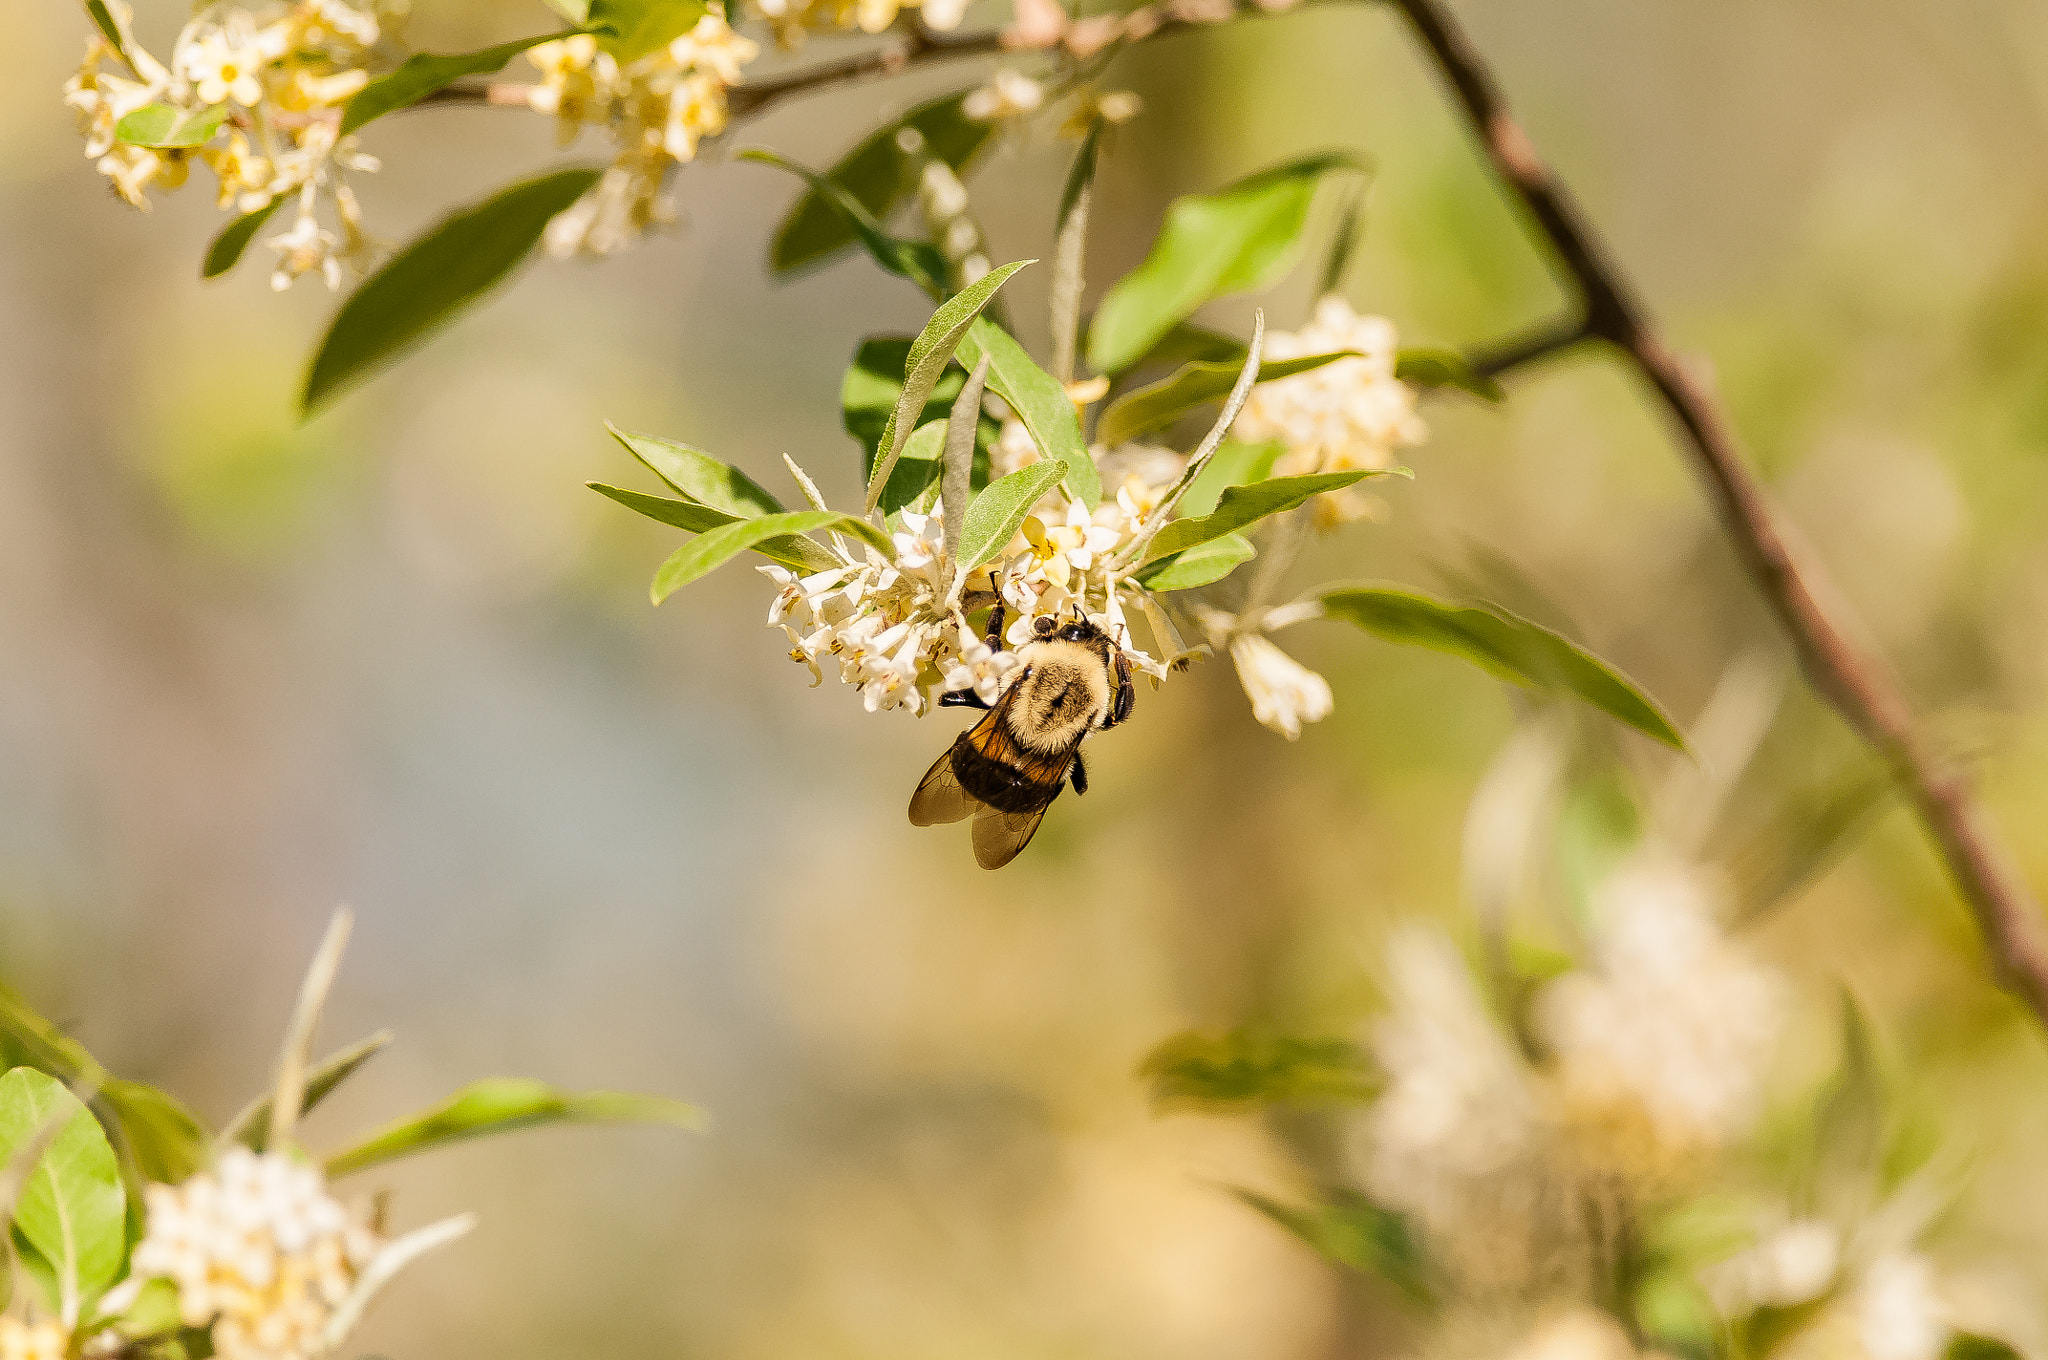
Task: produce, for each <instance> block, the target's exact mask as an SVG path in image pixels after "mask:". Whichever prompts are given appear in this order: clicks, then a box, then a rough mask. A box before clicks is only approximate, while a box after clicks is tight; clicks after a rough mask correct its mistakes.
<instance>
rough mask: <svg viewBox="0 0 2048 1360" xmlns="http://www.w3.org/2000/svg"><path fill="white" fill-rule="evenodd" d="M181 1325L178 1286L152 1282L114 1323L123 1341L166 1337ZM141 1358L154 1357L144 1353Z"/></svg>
mask: <svg viewBox="0 0 2048 1360" xmlns="http://www.w3.org/2000/svg"><path fill="white" fill-rule="evenodd" d="M183 1325H184V1320H183V1318H182V1317H181V1316H180V1315H179V1311H178V1286H176V1285H174V1284H172V1283H171V1282H170V1281H169V1280H164V1279H155V1280H149V1281H147V1282H145V1283H144V1284H143V1286H142V1288H141V1290H139V1291H138V1292H137V1293H136V1295H135V1302H133V1303H131V1304H129V1305H128V1308H127V1311H126V1312H124V1313H122V1314H121V1316H120V1318H119V1319H118V1326H119V1327H120V1329H121V1334H122V1335H123V1336H125V1337H135V1338H138V1339H139V1338H142V1337H154V1336H166V1335H169V1334H170V1333H172V1332H175V1331H177V1330H178V1329H179V1328H180V1327H182V1326H183ZM143 1353H144V1354H152V1355H153V1354H155V1352H150V1351H145V1352H143Z"/></svg>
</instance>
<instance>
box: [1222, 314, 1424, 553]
mask: <svg viewBox="0 0 2048 1360" xmlns="http://www.w3.org/2000/svg"><path fill="white" fill-rule="evenodd" d="M1344 350H1355V351H1357V352H1358V357H1357V358H1351V359H1338V360H1336V361H1334V362H1332V363H1327V364H1324V365H1323V366H1322V367H1320V368H1314V369H1310V370H1309V371H1308V372H1306V373H1297V374H1295V375H1293V376H1292V377H1288V378H1275V379H1274V380H1272V381H1271V382H1263V383H1260V384H1259V385H1258V386H1257V387H1254V388H1253V389H1252V391H1251V396H1250V398H1249V399H1247V400H1246V402H1245V404H1244V410H1243V411H1241V412H1240V413H1239V414H1238V417H1237V421H1236V424H1235V425H1234V426H1233V427H1232V432H1233V433H1234V434H1236V436H1237V437H1238V438H1239V439H1244V440H1249V441H1252V442H1260V441H1264V440H1278V441H1280V442H1281V443H1282V444H1284V445H1286V453H1285V454H1283V455H1282V457H1281V459H1280V461H1279V462H1278V463H1276V464H1275V466H1274V472H1275V473H1276V474H1279V475H1283V476H1286V475H1299V474H1303V473H1312V472H1347V471H1350V470H1352V469H1355V468H1368V469H1374V470H1378V469H1384V468H1389V467H1392V466H1393V465H1394V461H1395V459H1394V453H1395V450H1397V449H1401V448H1406V447H1409V446H1412V445H1415V444H1420V443H1421V442H1422V441H1423V439H1424V438H1426V437H1427V435H1428V433H1429V431H1428V428H1427V427H1426V426H1425V425H1424V424H1423V423H1422V420H1421V418H1420V417H1419V416H1417V415H1416V414H1415V391H1414V389H1413V388H1411V387H1409V386H1408V384H1406V383H1404V382H1402V381H1401V380H1400V379H1399V378H1397V377H1395V376H1394V365H1395V361H1396V359H1397V357H1398V355H1397V352H1396V350H1397V338H1396V336H1395V332H1394V326H1393V323H1392V322H1390V321H1387V320H1386V319H1384V318H1382V317H1377V316H1360V315H1358V314H1357V313H1356V312H1354V311H1352V309H1351V304H1350V303H1348V302H1346V301H1345V300H1344V299H1342V298H1340V297H1336V296H1331V297H1326V298H1324V299H1323V300H1322V301H1321V302H1319V303H1317V304H1316V310H1315V318H1314V319H1313V320H1312V321H1311V322H1310V323H1309V324H1308V325H1306V326H1304V327H1302V329H1300V330H1299V331H1276V332H1271V333H1269V334H1268V335H1267V336H1266V342H1265V350H1264V356H1265V358H1266V359H1267V360H1268V361H1272V360H1278V359H1299V358H1306V357H1307V356H1309V355H1314V354H1333V353H1337V352H1340V351H1344ZM1320 504H1321V505H1322V506H1325V507H1327V509H1326V510H1325V513H1324V515H1323V519H1324V520H1325V522H1328V521H1330V520H1339V521H1341V520H1347V519H1357V518H1364V517H1366V516H1367V515H1368V514H1370V505H1369V502H1367V501H1366V500H1365V498H1364V497H1363V496H1360V495H1357V494H1355V493H1353V491H1352V489H1350V488H1346V489H1345V491H1344V492H1343V493H1340V494H1339V495H1338V498H1337V500H1336V501H1335V502H1331V501H1330V500H1329V499H1328V498H1327V497H1325V498H1322V500H1321V502H1320Z"/></svg>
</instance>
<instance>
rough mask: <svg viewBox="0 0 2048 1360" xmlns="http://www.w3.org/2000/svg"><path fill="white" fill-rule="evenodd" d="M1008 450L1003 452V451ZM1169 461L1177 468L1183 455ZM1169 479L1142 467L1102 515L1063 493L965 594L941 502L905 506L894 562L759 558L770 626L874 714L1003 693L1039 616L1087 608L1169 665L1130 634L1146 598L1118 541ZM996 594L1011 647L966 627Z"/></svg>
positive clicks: (870, 557) (1151, 663) (1140, 662)
mask: <svg viewBox="0 0 2048 1360" xmlns="http://www.w3.org/2000/svg"><path fill="white" fill-rule="evenodd" d="M1011 456H1012V457H1015V456H1016V454H1015V451H1014V450H1012V454H1011ZM1032 456H1033V457H1035V451H1034V453H1033V455H1032ZM997 461H998V463H1000V462H1001V461H1003V456H1002V454H1001V453H1000V451H999V453H998V458H997ZM1167 461H1168V463H1169V465H1172V466H1173V467H1174V470H1175V471H1177V460H1171V459H1169V460H1167ZM1169 483H1170V477H1167V478H1162V479H1160V480H1148V479H1147V478H1146V477H1145V476H1143V475H1141V474H1140V473H1139V472H1137V471H1132V472H1130V473H1129V474H1127V475H1126V477H1125V479H1124V482H1123V485H1122V486H1120V487H1119V488H1118V489H1117V492H1116V494H1115V495H1114V496H1111V497H1107V498H1105V499H1104V500H1103V502H1102V504H1101V505H1100V506H1098V507H1097V508H1096V510H1095V511H1094V512H1093V513H1092V514H1091V513H1090V512H1089V510H1088V508H1087V507H1086V506H1084V505H1082V504H1081V503H1080V502H1078V501H1069V500H1067V499H1066V497H1065V495H1064V494H1063V493H1061V492H1059V491H1055V492H1053V493H1052V494H1051V495H1049V496H1047V497H1046V499H1045V500H1044V501H1042V502H1040V503H1039V505H1038V506H1037V507H1036V508H1035V510H1034V513H1032V514H1031V515H1029V516H1028V517H1026V519H1025V520H1024V525H1023V528H1022V529H1021V530H1019V532H1018V534H1017V536H1016V537H1015V538H1014V539H1012V540H1011V542H1010V544H1009V546H1008V547H1007V549H1006V550H1005V551H1004V552H1003V553H1002V555H1001V556H999V557H998V558H997V559H996V561H995V562H994V563H993V564H992V565H990V566H985V567H981V568H978V569H977V570H976V571H975V572H974V573H973V574H972V576H971V577H970V578H969V579H968V580H967V581H965V582H964V583H963V587H964V588H963V589H962V590H960V591H957V592H955V591H952V590H951V584H952V583H951V582H949V581H948V580H947V579H945V572H944V565H943V549H942V546H941V545H942V542H943V533H944V524H943V520H942V517H941V512H940V511H939V510H937V509H934V510H933V511H932V513H931V514H929V515H926V514H921V513H919V512H917V511H915V510H906V511H903V512H902V513H901V515H900V523H901V526H902V527H901V528H900V529H899V530H898V531H897V532H896V533H895V535H894V539H895V556H894V560H893V561H891V560H888V559H886V558H885V557H884V556H883V555H882V554H881V553H878V552H876V551H875V550H873V549H872V548H869V549H867V550H866V555H865V557H864V558H862V559H860V560H855V559H854V558H853V557H852V556H851V555H850V554H849V555H848V556H847V560H846V561H845V563H844V564H843V565H841V566H838V567H833V568H831V569H829V570H826V571H820V572H813V573H808V574H799V573H796V572H793V571H790V570H789V569H787V568H785V567H776V566H766V567H762V568H760V570H761V572H762V574H764V575H766V576H767V577H768V578H769V579H770V580H772V581H774V582H775V583H776V584H777V585H778V586H779V587H781V589H780V590H779V591H778V592H777V594H776V597H775V600H774V603H773V604H771V605H770V606H769V609H768V625H769V627H771V628H780V629H782V630H783V632H785V633H786V634H788V636H789V641H790V652H789V656H790V659H791V660H792V661H796V662H799V663H801V664H803V665H807V666H809V667H810V668H811V675H812V677H813V683H814V684H817V683H822V682H823V680H824V674H825V672H824V668H825V667H826V666H828V665H836V666H837V667H838V671H839V679H840V681H841V683H843V684H848V685H852V686H854V687H856V688H857V689H859V690H860V692H861V702H862V703H863V704H864V705H865V706H866V708H867V709H868V711H869V712H871V713H873V712H880V711H884V710H887V709H893V708H908V709H909V710H910V711H911V712H912V713H915V714H924V713H926V712H929V711H930V709H931V706H932V705H933V703H935V702H936V700H937V698H938V696H939V695H940V694H943V693H949V692H955V691H963V690H972V691H974V692H975V693H976V694H978V695H980V696H981V698H982V699H983V700H985V701H988V700H993V699H994V698H995V696H996V695H997V694H998V693H999V692H1000V691H1001V688H1002V685H1003V682H1004V680H1005V678H1006V677H1007V676H1008V675H1009V674H1010V673H1011V672H1012V671H1013V670H1014V669H1015V668H1016V666H1017V664H1018V662H1017V658H1016V656H1015V654H1014V651H1013V650H1012V649H1014V648H1016V647H1018V646H1021V645H1022V644H1024V643H1026V642H1028V641H1030V640H1031V638H1032V636H1033V632H1032V628H1033V623H1034V621H1035V620H1037V619H1039V618H1044V617H1053V618H1070V617H1072V616H1073V614H1074V613H1075V612H1076V611H1079V612H1080V613H1082V614H1084V615H1085V616H1087V617H1088V618H1089V619H1091V620H1093V621H1094V622H1095V623H1096V624H1097V625H1098V626H1100V627H1101V628H1102V629H1103V630H1104V631H1106V632H1107V633H1108V634H1109V635H1110V636H1111V637H1113V638H1116V639H1117V640H1118V641H1119V643H1120V645H1121V646H1122V647H1123V651H1124V655H1125V657H1126V658H1128V659H1129V661H1130V662H1131V664H1132V666H1133V667H1134V668H1136V669H1138V670H1141V671H1143V672H1145V673H1146V674H1148V675H1151V676H1153V677H1154V678H1155V679H1156V678H1159V677H1163V676H1164V675H1165V673H1166V666H1165V664H1164V663H1162V662H1161V661H1159V660H1157V659H1155V658H1154V657H1152V656H1151V655H1150V654H1148V653H1146V652H1144V651H1141V650H1139V649H1138V648H1136V647H1135V646H1134V645H1133V644H1132V643H1131V641H1130V631H1129V627H1128V624H1127V620H1126V613H1125V607H1126V605H1127V604H1128V605H1131V606H1133V607H1134V608H1145V607H1146V604H1147V603H1148V602H1145V601H1144V600H1143V598H1142V592H1141V591H1140V590H1139V588H1138V587H1137V586H1136V585H1135V584H1133V583H1132V582H1131V581H1130V579H1129V575H1128V573H1129V571H1130V568H1131V564H1130V563H1129V562H1128V561H1126V560H1125V559H1124V558H1123V557H1121V556H1119V552H1120V550H1122V549H1124V548H1127V547H1129V546H1130V545H1131V544H1132V542H1133V541H1134V540H1135V538H1136V536H1137V533H1138V529H1139V527H1140V526H1141V525H1142V524H1143V522H1144V517H1145V516H1146V514H1148V513H1149V512H1150V511H1151V509H1152V508H1153V506H1154V505H1156V504H1157V503H1158V499H1159V496H1160V494H1161V492H1162V491H1163V490H1164V489H1165V487H1166V486H1167V485H1168V484H1169ZM997 600H1000V601H1001V602H1002V604H1003V606H1004V609H1005V611H1006V612H1007V615H1008V623H1007V625H1006V628H1005V632H1004V635H1003V639H1002V640H1003V641H1004V642H1005V643H1007V644H1008V645H1007V646H1005V647H1003V648H990V647H989V646H988V645H987V642H986V640H985V639H984V638H983V637H982V636H981V635H979V634H978V633H976V632H975V631H974V629H973V628H972V627H971V626H970V625H969V623H968V620H967V616H966V609H967V608H969V607H974V606H975V605H979V604H992V603H994V602H995V601H997Z"/></svg>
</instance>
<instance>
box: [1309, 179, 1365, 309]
mask: <svg viewBox="0 0 2048 1360" xmlns="http://www.w3.org/2000/svg"><path fill="white" fill-rule="evenodd" d="M1364 235H1365V189H1364V186H1362V185H1361V186H1358V187H1356V188H1354V189H1353V190H1352V191H1351V192H1350V193H1348V194H1346V195H1345V196H1344V211H1343V212H1342V213H1340V214H1338V217H1337V230H1336V231H1335V232H1334V233H1333V234H1332V235H1331V237H1330V253H1329V255H1328V256H1327V257H1326V258H1325V259H1324V261H1323V276H1322V278H1321V280H1320V281H1319V282H1318V283H1317V284H1316V296H1317V297H1318V298H1326V297H1328V296H1330V295H1331V294H1332V293H1335V292H1337V291H1339V290H1340V289H1342V288H1343V286H1344V273H1345V271H1346V270H1348V269H1350V267H1351V257H1352V255H1353V254H1355V253H1356V252H1357V250H1358V243H1359V241H1360V240H1361V239H1362V238H1363V237H1364Z"/></svg>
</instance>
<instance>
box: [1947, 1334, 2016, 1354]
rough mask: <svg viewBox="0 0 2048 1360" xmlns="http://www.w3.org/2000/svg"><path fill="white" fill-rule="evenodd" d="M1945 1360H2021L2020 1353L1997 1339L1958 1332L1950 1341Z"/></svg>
mask: <svg viewBox="0 0 2048 1360" xmlns="http://www.w3.org/2000/svg"><path fill="white" fill-rule="evenodd" d="M1943 1360H2020V1353H2019V1352H2018V1351H2017V1350H2015V1349H2013V1347H2012V1346H2011V1345H2010V1344H2008V1343H2006V1342H2004V1341H2000V1340H1999V1339H1998V1338H1996V1337H1991V1336H1980V1335H1978V1334H1977V1333H1975V1332H1958V1333H1957V1334H1956V1335H1955V1336H1953V1337H1951V1338H1950V1339H1949V1343H1948V1350H1947V1351H1945V1352H1944V1353H1943Z"/></svg>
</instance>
